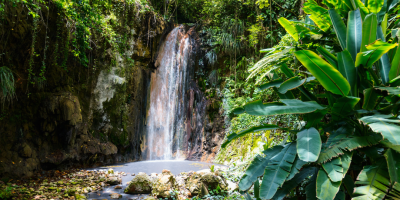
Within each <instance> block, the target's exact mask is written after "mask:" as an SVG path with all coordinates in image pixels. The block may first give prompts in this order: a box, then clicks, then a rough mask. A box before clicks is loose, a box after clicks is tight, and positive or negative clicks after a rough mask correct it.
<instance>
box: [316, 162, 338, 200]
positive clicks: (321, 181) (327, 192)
mask: <svg viewBox="0 0 400 200" xmlns="http://www.w3.org/2000/svg"><path fill="white" fill-rule="evenodd" d="M340 184H341V182H340V181H339V182H332V181H331V180H330V179H329V178H328V175H327V174H326V173H325V171H324V170H322V169H320V170H319V172H318V176H317V197H318V199H320V200H333V199H334V198H335V196H336V194H337V193H338V192H339V188H340Z"/></svg>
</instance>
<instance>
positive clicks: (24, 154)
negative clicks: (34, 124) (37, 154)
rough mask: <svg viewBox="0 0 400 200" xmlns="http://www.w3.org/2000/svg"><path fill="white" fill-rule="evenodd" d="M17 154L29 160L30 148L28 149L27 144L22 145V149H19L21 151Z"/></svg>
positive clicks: (30, 155)
mask: <svg viewBox="0 0 400 200" xmlns="http://www.w3.org/2000/svg"><path fill="white" fill-rule="evenodd" d="M19 154H20V155H21V156H22V157H25V158H30V157H32V149H31V147H30V146H29V145H28V144H26V143H24V144H23V145H22V149H21V151H20V152H19Z"/></svg>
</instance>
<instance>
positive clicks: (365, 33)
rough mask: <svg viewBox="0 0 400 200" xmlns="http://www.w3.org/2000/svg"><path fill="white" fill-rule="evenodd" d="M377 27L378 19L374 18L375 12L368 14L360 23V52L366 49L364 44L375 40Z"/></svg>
mask: <svg viewBox="0 0 400 200" xmlns="http://www.w3.org/2000/svg"><path fill="white" fill-rule="evenodd" d="M377 28H378V20H377V19H376V14H375V13H371V14H368V15H367V16H366V17H365V20H364V21H363V24H362V40H361V52H364V51H367V47H366V46H367V45H369V44H371V43H373V42H374V41H375V40H376V33H377Z"/></svg>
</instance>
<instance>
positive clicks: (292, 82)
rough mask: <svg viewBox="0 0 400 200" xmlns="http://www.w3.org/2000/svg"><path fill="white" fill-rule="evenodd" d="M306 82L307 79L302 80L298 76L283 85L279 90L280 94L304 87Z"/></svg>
mask: <svg viewBox="0 0 400 200" xmlns="http://www.w3.org/2000/svg"><path fill="white" fill-rule="evenodd" d="M305 82H306V79H303V80H301V79H300V78H299V77H297V76H295V77H292V78H290V79H288V80H286V81H285V82H283V83H282V84H281V86H280V87H279V89H278V92H280V93H281V94H285V93H286V92H287V91H288V90H293V89H296V88H298V87H300V86H301V85H303V84H304V83H305Z"/></svg>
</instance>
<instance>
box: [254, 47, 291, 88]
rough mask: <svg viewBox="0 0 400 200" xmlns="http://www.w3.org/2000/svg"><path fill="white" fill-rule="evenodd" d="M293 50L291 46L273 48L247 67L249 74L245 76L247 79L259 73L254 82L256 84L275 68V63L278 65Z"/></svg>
mask: <svg viewBox="0 0 400 200" xmlns="http://www.w3.org/2000/svg"><path fill="white" fill-rule="evenodd" d="M292 50H293V47H283V49H282V48H274V49H272V52H271V53H269V54H267V55H266V56H265V57H264V58H262V59H261V60H260V61H258V62H257V63H256V64H255V65H254V66H253V67H252V68H250V69H249V72H250V75H249V76H248V77H247V80H249V79H251V78H253V77H255V76H257V75H259V74H261V73H262V75H261V76H258V79H257V81H256V84H258V83H259V82H260V81H261V80H262V79H263V78H264V77H265V75H266V74H268V73H270V72H271V71H272V70H274V69H276V65H279V64H280V63H282V62H283V61H285V58H287V57H289V56H290V55H289V54H291V52H292Z"/></svg>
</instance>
